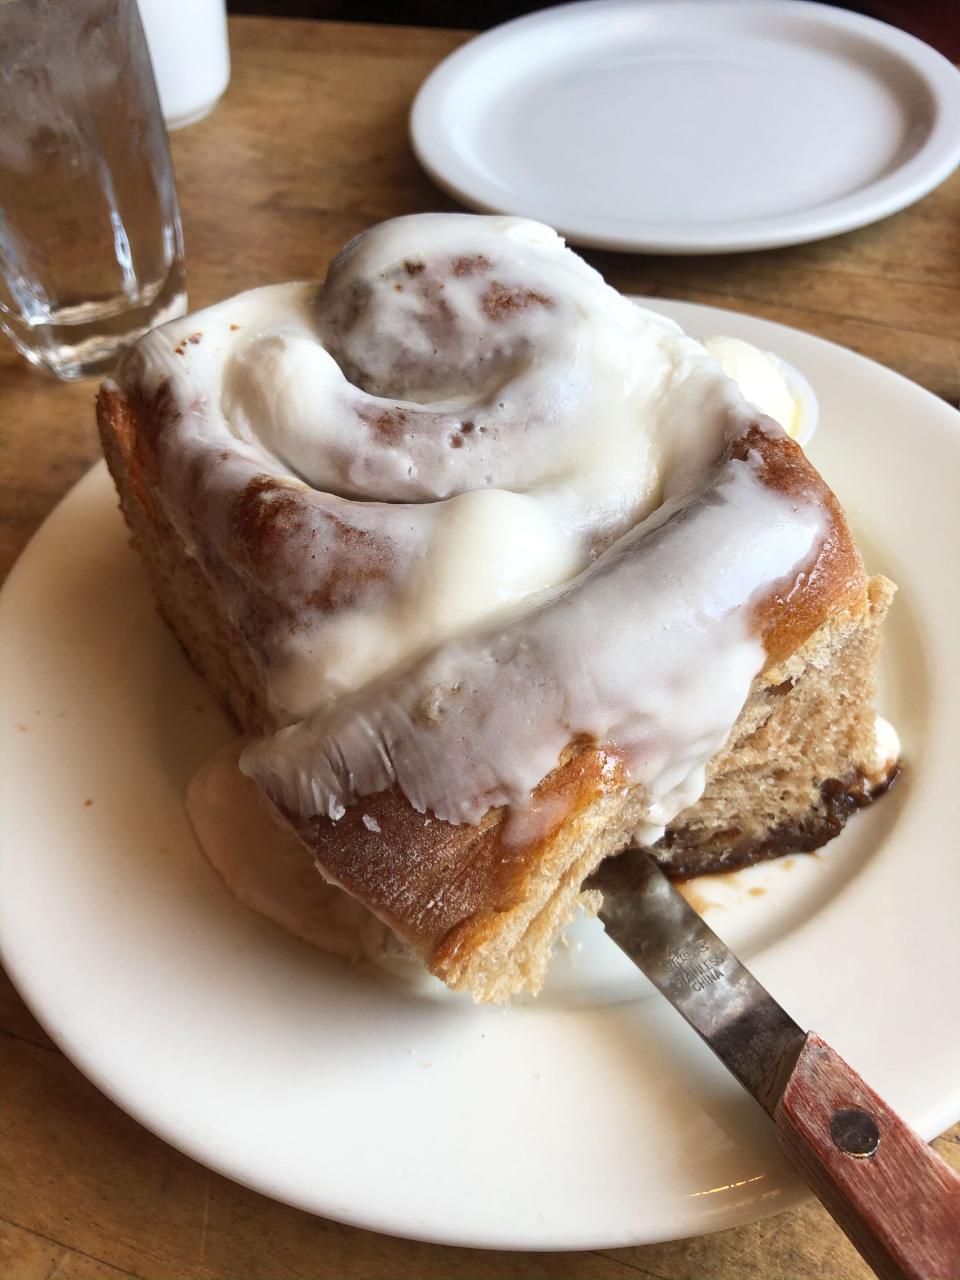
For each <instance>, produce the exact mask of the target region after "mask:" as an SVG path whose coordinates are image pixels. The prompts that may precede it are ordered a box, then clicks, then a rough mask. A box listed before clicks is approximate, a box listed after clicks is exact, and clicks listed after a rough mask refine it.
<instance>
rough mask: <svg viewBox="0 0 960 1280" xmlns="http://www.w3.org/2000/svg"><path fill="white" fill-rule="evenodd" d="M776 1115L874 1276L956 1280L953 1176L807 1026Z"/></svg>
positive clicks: (787, 1143) (958, 1231) (786, 1143)
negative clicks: (798, 1054) (808, 1031)
mask: <svg viewBox="0 0 960 1280" xmlns="http://www.w3.org/2000/svg"><path fill="white" fill-rule="evenodd" d="M773 1119H774V1123H775V1124H776V1126H777V1134H778V1136H779V1139H780V1145H781V1146H782V1147H783V1150H784V1152H785V1153H786V1155H787V1157H788V1158H789V1159H790V1161H791V1162H792V1163H793V1164H794V1165H796V1167H797V1169H798V1170H799V1171H800V1173H801V1174H802V1175H803V1177H804V1178H805V1179H806V1181H807V1182H808V1183H809V1184H810V1186H811V1187H812V1189H813V1190H814V1191H815V1192H816V1193H817V1196H818V1197H819V1198H820V1200H821V1201H822V1202H823V1204H824V1206H825V1207H826V1209H827V1210H828V1211H829V1213H830V1214H831V1216H832V1217H833V1218H834V1219H835V1220H836V1222H837V1223H838V1224H839V1226H840V1227H842V1228H843V1230H844V1231H845V1232H846V1233H847V1235H848V1236H849V1237H850V1239H851V1241H852V1242H853V1244H854V1245H855V1246H856V1248H857V1249H859V1251H860V1253H861V1254H862V1255H863V1257H864V1258H865V1259H866V1261H867V1262H868V1263H869V1264H870V1266H871V1267H872V1268H873V1269H874V1271H875V1272H876V1273H877V1275H878V1276H880V1277H881V1280H960V1176H958V1175H957V1174H955V1173H954V1172H953V1170H952V1169H951V1168H950V1166H949V1165H947V1164H945V1163H944V1161H943V1160H941V1159H940V1157H939V1156H938V1155H937V1153H936V1152H935V1151H933V1150H932V1149H931V1148H930V1147H928V1146H927V1144H926V1143H925V1142H924V1141H922V1139H921V1138H919V1137H918V1136H917V1135H916V1134H915V1133H914V1132H913V1130H912V1129H911V1128H909V1126H908V1125H906V1124H905V1123H904V1122H903V1121H902V1120H901V1119H900V1117H899V1116H898V1115H896V1113H895V1112H893V1111H891V1110H890V1108H889V1107H888V1106H887V1104H886V1103H885V1102H884V1101H883V1100H882V1098H879V1097H877V1095H876V1094H875V1093H874V1092H873V1090H872V1089H871V1088H870V1087H869V1085H867V1084H865V1083H864V1082H863V1080H861V1079H860V1077H859V1076H858V1075H857V1073H856V1072H855V1071H854V1070H853V1069H852V1068H851V1067H849V1066H848V1065H847V1064H846V1063H845V1062H844V1060H843V1059H842V1058H841V1057H840V1055H839V1054H838V1053H835V1052H834V1051H833V1049H831V1048H830V1046H829V1045H828V1044H826V1043H825V1042H824V1041H823V1040H821V1039H820V1037H819V1036H818V1035H815V1034H814V1033H813V1032H811V1033H810V1034H809V1035H808V1036H807V1038H806V1041H805V1042H804V1045H803V1048H802V1049H801V1051H800V1057H799V1058H798V1059H797V1064H796V1066H795V1067H794V1069H793V1072H792V1074H791V1076H790V1078H789V1080H788V1081H787V1086H786V1088H785V1089H784V1091H783V1097H782V1098H781V1099H780V1102H779V1103H778V1104H777V1109H776V1111H775V1113H774V1117H773Z"/></svg>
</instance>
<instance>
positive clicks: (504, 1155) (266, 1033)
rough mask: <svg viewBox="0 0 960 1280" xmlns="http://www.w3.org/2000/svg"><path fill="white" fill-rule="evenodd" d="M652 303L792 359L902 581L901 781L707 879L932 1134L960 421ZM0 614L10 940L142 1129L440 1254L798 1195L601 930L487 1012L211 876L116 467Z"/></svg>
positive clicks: (817, 444) (830, 1032)
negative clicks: (537, 996)
mask: <svg viewBox="0 0 960 1280" xmlns="http://www.w3.org/2000/svg"><path fill="white" fill-rule="evenodd" d="M652 305H654V306H656V307H658V308H660V309H662V310H663V311H665V312H667V313H668V314H669V315H671V316H674V317H676V318H677V319H678V320H680V322H681V323H682V324H684V325H685V326H686V327H687V328H688V329H689V330H690V331H691V332H693V333H696V334H699V335H701V336H703V335H705V334H708V333H717V332H720V333H728V334H732V335H733V336H736V337H742V338H745V339H747V340H748V341H750V342H754V343H756V344H758V345H759V346H761V347H765V348H767V349H770V350H773V351H776V352H779V353H780V354H782V355H783V356H784V357H785V358H786V359H787V360H789V361H790V362H791V364H793V365H794V366H795V367H796V368H797V369H799V370H800V371H801V373H803V374H804V375H805V376H806V377H807V378H809V380H810V382H811V383H812V384H813V386H814V387H815V388H816V391H817V393H818V396H819V399H820V410H821V419H820V426H819V429H818V432H817V435H816V437H815V440H814V443H813V445H812V446H811V453H812V455H813V457H814V459H815V460H816V462H817V463H819V464H820V465H821V466H822V468H823V470H824V472H825V473H826V475H827V476H829V478H830V479H831V480H832V481H833V483H834V485H835V487H836V488H837V490H838V492H839V494H840V496H841V498H842V499H843V500H844V501H845V502H846V504H847V508H848V510H849V511H850V513H851V516H852V518H853V521H854V523H855V525H856V527H857V529H858V530H859V531H860V534H861V538H862V544H863V546H864V548H865V550H866V553H867V556H868V558H869V560H870V562H871V565H872V566H873V567H875V568H882V569H884V570H885V571H886V572H888V573H889V574H890V575H891V576H892V577H894V578H896V579H897V580H898V581H899V583H900V587H901V593H900V598H899V599H898V601H897V603H896V606H895V609H894V612H893V614H892V617H891V620H890V628H889V641H888V649H887V657H886V666H885V685H884V690H883V709H884V710H885V711H886V712H887V714H888V715H889V716H890V717H891V718H892V719H893V720H894V721H895V722H896V723H897V725H898V727H899V728H900V730H901V733H902V736H903V741H904V749H905V752H906V758H907V761H908V765H907V768H906V771H905V774H904V776H903V778H902V780H901V782H900V783H899V785H898V786H897V787H896V788H895V789H894V790H893V791H892V792H891V793H890V795H889V796H887V797H886V798H885V799H884V800H883V801H882V802H881V803H879V804H877V805H875V806H874V807H873V808H872V809H869V810H867V811H865V812H864V813H862V814H860V815H858V817H857V818H856V819H855V820H854V821H853V823H852V824H851V826H850V827H848V828H847V831H846V832H845V833H844V835H843V836H842V837H841V838H840V840H838V841H836V842H835V843H834V844H833V845H832V846H830V847H829V850H828V852H827V853H826V854H825V855H824V856H822V857H803V856H799V857H796V858H794V859H791V860H787V862H786V863H778V864H770V865H768V866H766V867H761V868H756V869H754V870H753V871H752V872H751V873H749V874H748V875H745V876H741V877H735V878H733V879H732V880H731V879H726V880H721V881H720V882H718V883H715V884H711V885H710V886H708V887H706V888H702V889H701V897H702V898H705V899H714V900H716V901H718V902H720V906H718V907H716V908H715V909H713V910H712V911H711V912H710V918H711V920H712V922H713V923H714V925H715V926H716V927H717V928H719V930H720V931H721V932H722V933H724V934H725V935H726V936H727V937H728V938H729V939H730V940H731V941H733V942H734V943H735V944H736V945H738V946H740V947H741V948H742V949H743V951H744V952H745V954H747V955H749V956H751V957H752V959H753V964H754V966H755V969H756V972H757V973H758V975H759V977H760V978H761V980H762V981H765V982H766V983H768V984H769V986H770V989H771V990H772V991H774V992H775V993H776V994H777V995H778V996H779V998H780V999H781V1001H782V1002H783V1003H784V1004H785V1005H786V1007H787V1008H788V1009H789V1010H790V1012H791V1013H793V1015H794V1016H795V1017H796V1018H797V1019H798V1020H799V1021H800V1022H801V1023H803V1024H804V1025H809V1026H812V1027H815V1028H816V1029H817V1030H819V1031H820V1032H821V1033H822V1034H824V1035H825V1036H826V1037H827V1039H828V1040H830V1041H831V1042H832V1043H833V1044H834V1045H835V1046H836V1047H837V1049H838V1050H839V1051H840V1052H841V1053H842V1054H844V1055H845V1056H846V1057H847V1058H848V1059H849V1060H850V1061H851V1062H852V1063H853V1064H854V1065H855V1066H856V1067H857V1068H858V1069H859V1070H860V1071H862V1073H863V1074H864V1075H865V1076H866V1078H867V1079H868V1080H870V1081H871V1082H872V1083H873V1084H874V1086H875V1087H876V1088H877V1089H879V1090H880V1092H881V1093H882V1094H885V1095H886V1096H887V1097H888V1098H889V1100H890V1101H891V1103H892V1104H893V1105H894V1106H895V1107H897V1108H898V1109H899V1110H900V1111H901V1112H902V1113H903V1114H904V1115H905V1116H906V1118H907V1119H908V1120H909V1121H910V1122H912V1123H913V1124H914V1125H915V1126H916V1127H917V1128H918V1129H919V1130H920V1132H921V1133H922V1134H924V1135H925V1136H926V1137H931V1136H933V1135H934V1134H936V1133H938V1132H940V1131H942V1130H943V1129H945V1128H946V1127H947V1126H948V1125H949V1124H950V1123H951V1122H952V1121H953V1120H955V1119H956V1118H957V1117H958V1115H960V1014H958V1003H960V1002H958V996H957V993H958V992H960V946H958V945H957V903H958V902H960V858H958V857H957V854H956V848H955V840H954V833H955V831H956V827H957V816H958V808H960V804H958V799H957V797H958V790H957V785H956V777H957V773H958V770H960V746H958V738H957V725H958V724H960V683H958V681H957V680H956V678H955V672H954V665H953V664H954V662H955V656H956V653H955V649H956V638H957V634H958V627H960V579H958V575H957V573H956V565H955V552H956V548H957V547H958V546H960V512H958V507H957V503H956V477H957V474H958V471H960V415H958V414H957V413H956V412H955V411H954V410H952V409H951V408H949V407H948V406H947V405H946V404H944V403H942V402H941V401H938V400H937V399H935V398H934V397H933V396H931V395H929V394H928V393H926V392H925V391H922V390H920V389H919V388H918V387H916V386H914V385H912V384H911V383H909V382H906V381H904V379H902V378H899V377H897V376H896V375H895V374H893V373H890V372H888V371H887V370H885V369H882V368H880V367H879V366H877V365H875V364H871V363H870V362H869V361H866V360H864V359H862V358H860V357H858V356H855V355H852V354H851V353H850V352H847V351H843V350H841V349H840V348H839V347H835V346H832V345H830V344H829V343H826V342H822V341H819V340H818V339H816V338H811V337H808V336H806V335H804V334H801V333H797V332H795V331H793V330H789V329H784V328H780V327H779V326H777V325H772V324H768V323H764V322H762V321H759V320H752V319H749V318H748V317H745V316H740V315H735V314H733V313H729V312H722V311H716V310H712V309H709V308H704V307H695V306H692V305H686V304H681V303H665V302H663V301H662V300H656V301H655V302H654V303H653V304H652ZM2 607H3V612H2V622H0V642H2V653H3V660H4V665H3V673H2V675H3V687H2V694H3V726H2V727H3V742H2V749H3V755H2V766H3V774H2V778H3V784H4V789H5V796H4V804H3V808H2V837H3V841H2V849H3V859H4V860H3V870H2V876H3V879H2V884H3V895H2V900H0V926H2V937H3V950H4V958H5V961H6V963H7V965H8V967H9V971H10V973H11V974H12V976H13V979H14V981H15V982H16V983H17V985H18V987H19V989H20V990H21V991H22V993H23V995H24V996H25V998H26V999H27V1001H28V1002H29V1004H30V1005H31V1007H32V1008H33V1010H34V1012H35V1013H36V1014H37V1016H38V1017H39V1018H40V1020H41V1021H42V1022H43V1024H44V1025H45V1026H46V1028H47V1029H48V1031H49V1032H50V1033H51V1034H52V1035H53V1036H54V1037H55V1039H56V1040H57V1041H58V1042H59V1043H60V1045H61V1046H62V1047H63V1048H64V1050H65V1051H66V1052H67V1053H68V1054H69V1055H70V1057H71V1058H72V1059H73V1060H74V1061H75V1062H76V1063H77V1064H78V1065H79V1066H80V1067H81V1069H82V1070H83V1071H85V1072H86V1073H87V1075H89V1076H90V1078H91V1079H92V1080H93V1081H94V1082H95V1083H96V1084H97V1085H98V1086H99V1087H100V1088H101V1089H103V1090H104V1091H105V1092H106V1093H107V1094H109V1095H110V1096H111V1097H112V1098H114V1099H115V1100H116V1101H117V1102H119V1103H120V1105H121V1106H123V1107H124V1108H125V1109H126V1110H127V1111H129V1112H130V1113H131V1114H132V1115H134V1116H136V1117H137V1118H138V1119H139V1120H140V1121H142V1122H143V1123H144V1124H145V1125H147V1126H148V1127H149V1128H151V1129H153V1130H154V1131H155V1132H157V1133H159V1134H160V1135H161V1136H163V1137H164V1138H166V1139H167V1140H168V1141H169V1142H171V1143H173V1144H174V1145H175V1146H177V1147H180V1148H182V1149H183V1150H184V1151H186V1152H188V1153H189V1154H190V1155H192V1156H194V1157H196V1158H197V1159H198V1160H201V1161H203V1162H205V1163H206V1164H209V1165H211V1166H212V1167H214V1168H216V1169H218V1170H221V1171H222V1172H224V1173H226V1174H227V1175H229V1176H230V1177H232V1178H235V1179H237V1180H238V1181H240V1182H244V1183H247V1184H249V1185H250V1186H253V1187H256V1188H257V1189H258V1190H260V1191H263V1192H265V1193H267V1194H268V1195H272V1196H276V1197H278V1198H280V1199H282V1200H286V1201H289V1202H290V1203H292V1204H296V1205H300V1206H301V1207H303V1208H305V1209H309V1210H312V1211H314V1212H317V1213H320V1214H324V1215H327V1216H330V1217H333V1218H338V1219H341V1220H343V1221H345V1222H351V1223H356V1224H359V1225H362V1226H366V1227H371V1228H375V1229H377V1230H380V1231H386V1232H391V1233H394V1234H398V1235H410V1236H417V1237H422V1238H424V1239H430V1240H439V1241H448V1242H452V1243H457V1244H473V1245H482V1246H495V1247H515V1248H534V1249H540V1248H544V1249H545V1248H550V1249H560V1248H586V1247H596V1246H613V1245H626V1244H632V1243H638V1242H642V1241H649V1240H656V1239H662V1238H669V1237H675V1236H683V1235H689V1234H694V1233H697V1232H702V1231H712V1230H716V1229H718V1228H720V1227H727V1226H730V1225H732V1224H735V1223H739V1222H743V1221H746V1220H748V1219H751V1218H754V1217H757V1216H759V1215H762V1214H766V1213H771V1212H774V1211H776V1210H779V1209H782V1208H784V1207H785V1206H787V1205H789V1204H791V1203H792V1202H793V1201H794V1200H795V1199H797V1198H798V1197H799V1196H800V1194H801V1191H800V1189H799V1187H798V1183H797V1181H796V1180H795V1179H794V1177H793V1176H792V1175H791V1173H790V1172H789V1171H788V1169H787V1168H786V1167H785V1166H784V1164H783V1162H782V1161H781V1159H780V1156H779V1155H778V1153H777V1148H776V1144H775V1142H774V1139H773V1137H772V1136H771V1130H770V1126H769V1124H768V1122H767V1120H766V1118H765V1116H764V1115H763V1114H762V1112H761V1111H760V1110H759V1108H758V1107H757V1106H756V1105H755V1104H754V1103H753V1102H752V1101H751V1100H750V1099H749V1098H748V1097H747V1096H746V1095H745V1094H743V1093H742V1092H741V1091H740V1090H739V1088H738V1086H737V1085H736V1084H734V1082H733V1081H732V1080H731V1079H729V1078H728V1077H727V1076H726V1075H725V1073H724V1071H723V1070H722V1069H721V1068H720V1067H719V1066H718V1065H717V1064H716V1063H715V1062H714V1060H713V1059H712V1057H711V1055H710V1054H709V1052H708V1051H707V1050H706V1049H704V1048H703V1047H702V1045H701V1044H700V1042H699V1041H698V1040H697V1039H696V1037H695V1036H694V1034H693V1033H692V1032H691V1031H689V1029H688V1028H687V1027H686V1026H685V1025H684V1024H683V1023H682V1022H681V1020H680V1019H679V1017H678V1016H677V1015H676V1014H674V1012H673V1011H672V1010H671V1009H670V1008H669V1007H667V1006H666V1004H665V1003H664V1002H663V1001H661V1000H659V999H658V998H657V997H655V996H653V995H652V994H651V993H650V992H649V989H648V988H646V987H645V985H644V982H643V981H642V980H641V979H640V977H639V976H638V975H637V974H636V973H635V972H634V971H633V970H632V969H631V968H630V966H629V965H628V964H627V962H626V961H625V960H623V959H622V958H621V957H620V956H619V953H618V952H616V950H615V948H613V947H612V945H611V944H608V943H607V942H606V940H605V939H604V938H603V937H602V935H601V934H600V933H599V929H598V927H596V926H594V927H593V928H592V929H586V930H581V931H580V932H579V936H578V934H577V931H576V930H575V931H574V936H573V938H572V945H571V946H570V947H569V948H566V949H561V951H562V955H561V956H560V958H559V960H558V964H557V971H556V973H555V975H554V977H553V980H552V982H551V986H550V989H549V990H548V992H547V993H546V994H545V995H544V997H542V998H541V1000H539V1001H537V1002H535V1003H532V1004H527V1005H525V1006H520V1007H515V1008H512V1009H509V1010H507V1011H502V1010H497V1009H486V1008H480V1007H475V1006H473V1005H471V1004H470V1003H469V1002H467V1001H465V1000H462V999H460V998H459V997H453V996H449V995H447V996H446V997H445V998H439V997H437V996H436V995H435V994H434V993H430V992H427V993H424V994H417V993H416V992H413V991H410V990H407V989H405V988H403V987H401V986H398V985H396V984H394V983H393V982H392V980H391V979H389V978H386V977H383V976H381V975H378V974H377V973H375V972H373V971H368V970H367V969H365V968H364V967H363V966H357V967H353V968H351V967H349V966H347V965H345V964H343V963H341V962H340V961H337V960H335V959H331V958H329V957H325V956H323V955H321V954H319V953H318V952H316V951H314V950H312V949H311V948H310V947H309V946H307V945H306V944H304V943H301V942H299V941H298V940H297V939H295V938H293V937H290V936H288V935H286V934H285V933H283V932H282V931H280V930H279V929H278V928H276V927H274V926H273V925H271V924H270V923H268V922H267V921H266V920H263V919H261V918H259V917H258V916H256V915H254V914H253V913H252V912H250V911H248V910H246V909H245V908H243V907H241V906H239V905H238V904H237V903H235V902H234V901H233V900H232V899H231V898H230V897H229V895H228V894H227V892H226V891H225V890H224V888H223V887H222V885H221V884H220V882H219V880H218V879H217V877H216V876H215V875H214V873H213V872H212V871H211V870H210V869H209V868H208V867H207V865H206V863H205V862H204V861H203V859H202V857H201V855H200V854H199V852H198V851H197V849H196V847H195V845H194V842H193V839H192V837H191V834H190V831H189V828H188V826H187V822H186V820H185V818H184V815H183V811H182V807H181V795H182V791H183V787H184V783H185V782H186V780H187V778H188V776H189V774H190V773H191V771H192V769H193V768H194V766H195V765H196V764H197V763H198V762H199V761H200V760H201V759H202V758H203V757H204V756H205V755H206V754H207V753H208V752H210V751H211V750H212V749H213V748H215V747H216V746H217V745H219V743H220V742H222V741H223V740H224V739H225V738H226V737H227V735H228V733H229V730H228V728H227V726H226V724H225V723H224V721H223V719H222V717H221V716H220V715H219V713H217V712H216V711H215V710H214V708H213V707H212V705H211V703H210V700H209V698H208V696H207V694H206V692H205V690H204V688H203V686H202V684H201V682H200V680H199V679H198V678H197V677H196V676H195V675H194V673H193V672H192V670H191V669H190V667H189V666H188V664H187V662H186V660H185V659H184V657H183V656H182V654H181V652H180V650H179V649H178V647H177V645H176V643H175V642H174V640H173V639H172V637H171V636H170V634H169V633H168V632H167V631H166V629H165V628H164V626H163V625H162V624H161V623H160V621H159V619H158V617H157V615H156V613H155V611H154V608H153V604H152V602H151V599H150V593H149V590H148V587H147V584H146V581H145V577H144V573H143V570H142V569H141V566H140V562H139V560H138V558H137V556H136V554H135V553H134V552H133V550H131V548H130V546H129V545H128V539H127V535H126V533H125V530H124V528H123V526H122V524H121V521H120V518H119V516H118V514H117V512H116V510H115V501H114V496H113V493H112V490H111V487H110V483H109V480H108V479H107V476H106V474H105V472H104V470H103V469H102V468H98V469H96V470H94V471H93V472H92V473H91V474H90V475H89V476H88V477H87V478H86V479H85V480H84V481H82V483H81V484H80V485H79V486H78V487H77V488H76V489H75V490H74V491H73V492H72V493H71V494H70V495H69V496H68V497H67V499H66V500H65V501H64V502H63V503H62V504H61V506H60V507H59V508H58V509H57V510H56V511H55V512H54V514H53V515H52V516H51V517H50V519H49V520H48V522H47V523H46V524H45V525H44V527H43V528H42V529H41V531H40V532H39V534H38V535H37V537H36V538H35V540H34V541H33V543H32V544H31V545H30V547H29V548H28V550H27V551H26V552H25V554H24V555H23V557H22V559H21V560H20V563H19V565H18V566H17V568H16V569H15V571H14V573H13V575H12V576H11V578H10V580H9V583H8V585H7V587H6V588H5V590H4V593H3V600H2ZM748 887H753V888H765V889H766V892H765V893H763V894H753V895H751V894H749V893H748V892H747V888H748Z"/></svg>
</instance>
